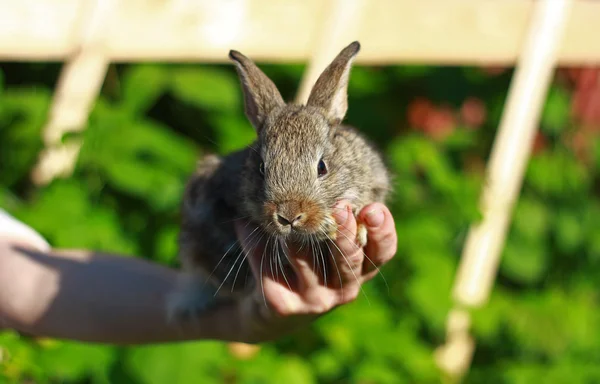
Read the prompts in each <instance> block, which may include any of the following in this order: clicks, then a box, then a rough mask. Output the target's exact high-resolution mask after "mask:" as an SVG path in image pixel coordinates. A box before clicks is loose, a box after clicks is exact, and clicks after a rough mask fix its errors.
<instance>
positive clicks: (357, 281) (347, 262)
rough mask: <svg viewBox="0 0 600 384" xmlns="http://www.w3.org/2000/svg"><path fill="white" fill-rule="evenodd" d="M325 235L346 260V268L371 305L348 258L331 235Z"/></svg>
mask: <svg viewBox="0 0 600 384" xmlns="http://www.w3.org/2000/svg"><path fill="white" fill-rule="evenodd" d="M325 236H327V237H328V238H329V240H330V241H331V243H332V244H333V246H334V247H336V248H337V250H338V252H339V253H340V255H342V258H343V259H344V261H345V262H346V264H348V268H349V269H350V272H352V275H353V276H354V278H355V279H356V283H357V284H358V286H359V287H360V291H361V292H362V293H363V295H365V298H366V299H367V302H368V303H369V305H371V301H370V300H369V297H368V296H367V293H366V292H365V290H364V288H363V287H362V284H361V283H360V280H359V279H358V276H356V273H354V270H353V269H352V266H351V265H350V262H349V261H348V258H347V257H346V255H344V252H342V250H341V249H340V247H338V246H337V244H336V243H335V242H334V241H333V240H331V237H329V235H328V234H325ZM342 295H343V291H342ZM342 297H343V296H342Z"/></svg>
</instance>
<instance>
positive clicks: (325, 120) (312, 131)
mask: <svg viewBox="0 0 600 384" xmlns="http://www.w3.org/2000/svg"><path fill="white" fill-rule="evenodd" d="M359 50H360V44H359V43H358V42H353V43H352V44H350V45H348V46H347V47H345V48H344V49H343V50H342V51H341V52H340V53H339V54H338V55H337V57H336V58H335V59H334V60H333V61H332V62H331V64H330V65H329V66H328V67H327V68H326V69H325V70H324V71H323V73H322V74H321V75H320V77H319V78H318V80H317V81H316V83H315V85H314V87H313V89H312V90H311V93H310V96H309V99H308V101H307V103H306V105H297V104H291V103H290V104H286V103H285V102H284V100H283V98H282V96H281V95H280V93H279V91H278V89H277V88H276V86H275V84H273V82H272V81H271V80H270V79H269V78H268V77H267V76H266V75H265V74H264V73H263V72H262V71H261V70H260V69H259V68H258V67H257V66H256V65H255V64H254V63H253V62H252V61H251V60H250V59H248V58H247V57H246V56H244V55H243V54H241V53H240V52H237V51H234V50H232V51H230V53H229V57H230V59H231V60H232V61H233V63H234V64H235V66H236V69H237V73H238V75H239V78H240V81H241V85H242V90H243V96H244V106H245V113H246V116H247V118H248V119H249V121H250V122H251V124H252V125H253V127H254V129H255V130H256V133H257V139H256V141H254V142H253V143H252V144H251V145H250V146H248V147H247V148H244V149H242V150H240V151H237V152H235V153H231V154H229V155H227V156H224V157H219V156H215V155H208V156H206V157H204V158H203V159H202V161H201V162H200V163H199V166H198V168H197V170H196V172H195V173H194V175H193V176H192V177H191V178H190V180H189V182H188V184H187V187H186V190H185V193H184V196H183V204H182V222H181V231H180V238H179V247H180V255H179V257H180V261H181V263H182V266H183V268H184V270H185V271H187V272H188V278H187V279H185V280H182V282H181V286H180V287H178V289H177V291H176V292H174V295H173V296H172V297H171V300H170V302H169V306H170V308H169V312H170V314H171V315H172V316H174V317H176V318H178V319H180V318H182V317H185V316H189V315H194V314H198V313H199V312H201V311H203V310H206V309H207V308H208V307H209V306H210V304H211V303H213V302H214V301H215V300H214V296H215V294H216V292H217V290H218V291H219V293H218V294H219V296H223V297H226V296H228V295H231V294H233V295H235V294H244V293H248V292H249V291H250V290H251V289H253V287H254V286H255V284H256V282H255V281H254V279H253V277H252V273H251V272H250V270H249V268H250V267H249V265H248V263H247V262H246V261H245V258H244V256H242V252H241V247H240V245H239V242H238V239H237V237H236V233H235V230H234V221H235V220H237V219H239V218H245V219H246V220H250V221H251V222H252V223H253V224H254V225H255V226H257V229H256V231H255V232H254V233H253V234H252V236H250V237H251V239H249V242H250V243H252V241H256V242H258V241H259V240H262V241H264V240H266V239H273V238H277V239H279V240H281V239H284V240H286V241H303V239H306V238H307V237H308V236H312V238H313V239H314V240H318V241H319V242H320V243H322V242H324V241H329V240H332V239H335V235H336V230H337V225H336V222H335V220H334V219H333V217H332V212H333V207H334V205H335V203H336V202H337V201H339V200H341V199H347V200H349V201H350V202H351V205H352V209H353V212H354V214H355V215H356V214H358V212H359V211H360V210H361V209H362V208H363V207H364V206H365V205H367V204H370V203H372V202H384V201H385V198H386V196H387V194H388V191H389V189H390V180H389V174H388V171H387V169H386V167H385V165H384V162H383V160H382V157H381V155H380V154H379V153H378V152H377V151H376V149H375V148H374V147H373V146H372V145H371V144H370V143H369V142H368V141H367V140H366V139H365V138H364V137H363V136H362V135H361V134H360V133H359V132H358V131H356V130H355V129H354V128H352V127H349V126H345V125H343V124H341V123H342V120H343V118H344V116H345V114H346V110H347V108H348V104H347V88H348V79H349V75H350V69H351V66H352V62H353V61H354V58H355V57H356V55H357V53H358V52H359ZM366 234H367V233H366V228H365V227H364V225H363V224H361V223H359V227H358V236H357V243H358V244H359V245H360V246H364V245H365V244H366V242H367V237H366ZM273 243H278V244H279V242H275V241H274V242H273ZM283 261H285V260H283ZM266 262H272V261H266ZM276 262H279V263H281V261H276ZM280 265H281V264H280ZM219 288H220V289H219Z"/></svg>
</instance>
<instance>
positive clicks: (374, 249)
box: [236, 201, 397, 342]
mask: <svg viewBox="0 0 600 384" xmlns="http://www.w3.org/2000/svg"><path fill="white" fill-rule="evenodd" d="M334 217H335V219H336V221H337V223H338V231H337V235H336V239H335V240H332V241H328V242H326V244H325V245H324V247H323V248H318V247H317V244H316V242H314V241H308V242H306V243H305V244H301V245H295V244H289V243H287V244H284V243H280V246H279V247H277V246H275V241H276V240H274V239H271V240H268V241H264V240H262V241H261V242H260V243H259V244H256V243H253V241H252V240H248V239H252V236H251V234H252V232H253V231H254V229H255V228H252V227H250V226H248V225H247V223H242V222H239V223H236V230H237V232H238V238H239V239H240V240H241V242H242V246H243V248H244V251H245V252H246V254H247V257H248V261H249V263H250V266H251V268H252V272H253V274H254V276H255V278H256V280H257V281H258V286H257V289H256V291H255V292H254V295H252V296H250V297H248V298H247V299H246V300H245V302H244V303H243V305H242V311H243V314H242V316H244V317H245V318H246V320H247V321H246V322H245V324H246V325H247V326H248V329H247V330H246V331H245V332H244V333H245V334H246V336H245V338H246V339H247V341H249V342H258V341H264V340H271V339H274V338H277V337H279V336H281V335H282V334H285V333H288V332H291V331H293V330H294V329H296V328H297V327H299V326H303V325H305V324H307V323H309V322H310V321H313V320H314V319H316V318H317V317H319V316H321V315H323V314H325V313H328V312H329V311H331V310H332V309H334V308H335V307H337V306H339V305H343V304H345V303H348V302H351V301H353V300H355V299H356V297H357V296H358V295H359V293H360V291H361V288H362V284H364V283H365V282H367V281H369V280H370V279H372V278H373V277H374V276H376V275H377V274H378V273H379V268H380V267H381V266H383V265H384V264H386V263H387V262H388V261H390V260H391V259H392V258H393V256H394V255H395V253H396V247H397V236H396V229H395V225H394V219H393V217H392V214H391V213H390V211H389V209H388V208H387V207H386V206H385V205H383V204H380V203H373V204H370V205H368V206H366V207H364V208H363V209H362V210H361V211H360V213H359V215H358V222H361V223H364V224H365V226H366V228H367V233H368V242H367V245H366V246H365V248H364V249H363V248H361V247H359V246H358V245H357V241H356V232H357V226H358V224H357V218H355V217H354V215H353V214H352V211H351V208H350V206H349V205H348V203H347V202H345V201H342V202H340V203H338V204H337V206H336V207H335V208H334ZM244 239H246V240H244Z"/></svg>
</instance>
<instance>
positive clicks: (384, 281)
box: [340, 232, 390, 295]
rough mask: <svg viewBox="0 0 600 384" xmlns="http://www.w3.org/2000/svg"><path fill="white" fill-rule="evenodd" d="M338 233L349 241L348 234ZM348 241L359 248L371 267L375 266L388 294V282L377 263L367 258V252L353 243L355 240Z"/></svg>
mask: <svg viewBox="0 0 600 384" xmlns="http://www.w3.org/2000/svg"><path fill="white" fill-rule="evenodd" d="M340 233H341V234H342V236H344V237H345V238H346V239H347V240H348V241H350V238H348V236H347V235H346V234H345V233H343V232H340ZM350 243H352V244H353V245H354V246H355V247H356V249H357V250H360V251H361V252H362V254H363V257H364V258H365V259H366V260H367V261H368V262H369V263H371V265H372V266H373V267H375V269H376V270H377V274H378V275H380V276H381V279H382V280H383V283H384V284H385V287H386V289H387V291H388V295H389V293H390V286H389V284H388V282H387V279H386V278H385V276H384V275H383V272H381V269H379V267H378V266H377V265H376V264H375V263H374V262H373V260H371V259H370V258H369V256H367V254H366V253H365V251H364V250H363V249H362V248H361V247H359V246H358V244H356V243H355V242H353V241H350Z"/></svg>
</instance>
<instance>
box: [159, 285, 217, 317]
mask: <svg viewBox="0 0 600 384" xmlns="http://www.w3.org/2000/svg"><path fill="white" fill-rule="evenodd" d="M180 284H182V286H180V287H179V288H178V289H177V290H176V291H175V292H173V293H172V294H171V295H170V297H169V298H168V301H167V315H168V320H169V322H170V323H175V324H182V323H186V322H190V321H192V320H195V319H197V318H198V317H200V316H201V315H202V314H203V313H205V312H207V311H208V310H210V309H212V308H213V307H214V306H215V304H216V301H217V300H216V298H215V292H216V291H215V290H214V289H212V286H209V285H208V284H206V285H204V284H201V283H200V281H196V280H193V279H186V280H184V281H182V282H181V283H180Z"/></svg>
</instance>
